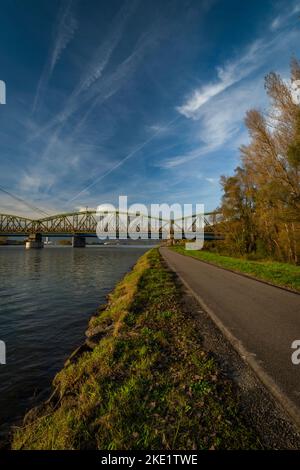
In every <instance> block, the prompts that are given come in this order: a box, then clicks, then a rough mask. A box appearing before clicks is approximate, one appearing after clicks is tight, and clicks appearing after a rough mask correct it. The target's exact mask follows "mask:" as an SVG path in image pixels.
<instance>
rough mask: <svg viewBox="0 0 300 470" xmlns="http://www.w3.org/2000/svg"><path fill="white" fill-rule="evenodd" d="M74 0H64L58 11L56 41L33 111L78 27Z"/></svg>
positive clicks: (40, 82)
mask: <svg viewBox="0 0 300 470" xmlns="http://www.w3.org/2000/svg"><path fill="white" fill-rule="evenodd" d="M72 7H73V0H67V1H63V3H62V6H61V8H60V10H59V13H58V18H57V22H56V24H55V26H54V31H53V37H54V42H53V45H52V48H51V51H50V55H49V57H48V58H47V61H46V64H45V67H44V70H43V73H42V75H41V78H40V81H39V83H38V87H37V91H36V95H35V98H34V103H33V112H34V111H35V110H36V109H37V107H38V105H39V102H40V99H41V94H42V93H43V92H44V91H45V89H46V87H47V84H48V82H49V80H50V77H51V75H52V73H53V70H54V68H55V66H56V64H57V62H58V60H59V59H60V56H61V54H62V52H63V50H64V49H66V47H67V46H68V44H69V42H70V41H71V40H72V39H73V36H74V34H75V31H76V29H77V27H78V23H77V20H76V18H75V16H74V14H73V10H72Z"/></svg>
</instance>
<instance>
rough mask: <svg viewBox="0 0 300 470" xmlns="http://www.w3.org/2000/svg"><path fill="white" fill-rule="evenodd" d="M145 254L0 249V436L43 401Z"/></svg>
mask: <svg viewBox="0 0 300 470" xmlns="http://www.w3.org/2000/svg"><path fill="white" fill-rule="evenodd" d="M145 250H146V248H143V247H125V246H103V247H87V248H84V249H78V248H77V249H72V248H70V247H47V248H44V249H43V250H25V249H24V247H23V246H20V247H0V340H2V341H4V342H5V344H6V365H0V434H2V433H5V432H6V431H7V429H8V427H9V426H10V425H11V424H12V423H15V422H18V421H19V420H20V419H21V417H22V416H23V414H24V412H25V411H26V410H27V409H29V408H31V407H32V406H35V405H36V404H37V403H39V402H41V401H42V400H43V399H45V398H47V396H48V394H49V391H50V386H51V381H52V379H53V377H54V375H55V374H56V372H58V371H59V370H60V369H61V367H62V366H63V363H64V361H65V359H66V358H67V356H68V355H69V354H70V353H71V352H72V351H73V350H74V349H75V348H76V347H77V346H78V345H80V343H81V342H82V341H83V339H84V332H85V330H86V327H87V324H88V320H89V318H90V317H91V315H92V314H93V313H94V312H95V310H96V308H97V306H98V305H99V304H100V303H102V302H104V301H105V297H106V295H107V293H108V292H109V291H111V290H112V289H113V287H114V286H115V284H116V283H117V282H118V281H119V280H120V279H121V278H122V277H123V275H124V274H125V273H126V272H127V271H129V270H130V269H131V267H132V266H133V265H134V263H135V262H136V260H137V259H138V257H139V256H141V254H142V253H144V252H145Z"/></svg>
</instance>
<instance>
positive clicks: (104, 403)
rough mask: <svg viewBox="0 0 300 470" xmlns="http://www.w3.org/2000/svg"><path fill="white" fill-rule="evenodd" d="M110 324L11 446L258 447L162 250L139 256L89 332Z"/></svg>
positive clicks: (64, 372) (57, 379)
mask: <svg viewBox="0 0 300 470" xmlns="http://www.w3.org/2000/svg"><path fill="white" fill-rule="evenodd" d="M111 322H113V323H112V324H113V328H112V329H111V330H109V333H108V334H107V336H105V337H103V338H102V339H101V340H100V341H99V343H98V345H97V346H96V347H95V348H94V349H93V351H92V352H86V353H84V354H83V355H82V356H81V357H80V358H79V359H78V360H77V362H75V363H71V364H69V365H68V366H67V367H65V368H64V369H63V370H62V371H61V372H60V373H59V374H58V375H57V376H56V377H55V380H54V387H56V397H57V398H56V400H54V401H53V400H52V402H50V403H49V404H47V405H44V406H43V407H42V408H40V409H39V410H36V411H34V410H33V411H32V412H31V413H30V417H29V416H27V419H26V421H25V424H24V426H23V427H20V428H17V429H16V430H15V432H14V436H13V443H12V447H13V449H108V450H109V449H110V450H113V449H122V450H126V449H153V450H155V449H160V450H161V449H187V450H188V449H249V448H258V447H260V444H259V442H258V439H257V438H256V436H255V434H254V432H253V431H252V430H251V429H249V427H248V426H247V425H246V424H245V422H244V419H243V415H242V414H241V413H240V407H239V399H238V393H237V391H236V389H235V387H234V386H233V384H232V383H231V382H230V381H229V380H228V379H226V378H224V377H223V376H222V374H221V373H220V372H219V370H218V368H217V366H216V364H215V362H214V361H213V359H212V358H211V357H209V356H208V355H207V354H206V353H205V352H204V351H203V349H202V346H201V340H200V339H199V334H198V333H197V325H196V324H195V320H194V319H193V318H192V316H191V315H189V314H187V313H184V311H183V310H182V308H181V304H180V290H179V288H178V286H176V284H175V280H174V275H173V274H171V273H170V272H169V271H167V270H166V269H165V268H164V266H163V265H162V261H161V258H160V255H159V252H158V250H156V249H154V250H151V251H150V252H148V253H146V254H145V255H144V256H142V257H141V258H140V260H139V261H138V263H137V264H136V266H135V268H134V269H133V270H132V272H131V273H129V274H128V275H127V276H125V278H124V280H123V281H122V282H121V283H120V284H119V285H118V286H117V287H116V289H115V290H114V292H113V293H112V294H111V295H110V297H109V301H108V305H107V308H106V309H105V310H104V311H101V312H99V315H98V316H96V317H93V318H92V320H91V322H90V328H95V327H99V326H101V325H102V324H103V325H107V324H108V323H111Z"/></svg>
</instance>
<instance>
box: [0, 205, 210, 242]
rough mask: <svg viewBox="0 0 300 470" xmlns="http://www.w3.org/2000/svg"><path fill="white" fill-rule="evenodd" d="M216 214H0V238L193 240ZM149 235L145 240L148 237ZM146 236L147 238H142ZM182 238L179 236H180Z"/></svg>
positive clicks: (94, 212)
mask: <svg viewBox="0 0 300 470" xmlns="http://www.w3.org/2000/svg"><path fill="white" fill-rule="evenodd" d="M217 218H218V213H216V212H210V213H205V214H194V215H191V216H187V217H181V218H176V219H171V218H162V217H153V216H151V215H144V214H139V213H136V214H133V213H129V212H119V211H109V210H108V211H103V212H98V211H97V212H96V211H88V210H87V211H80V212H71V213H65V214H56V215H52V216H48V217H44V218H40V219H30V218H26V217H21V216H18V215H9V214H0V236H29V235H31V234H40V235H42V236H74V235H81V236H96V234H97V231H98V234H99V233H101V235H102V237H103V238H105V237H107V238H114V235H115V238H120V239H121V238H128V237H130V238H163V239H167V238H170V234H171V235H172V234H174V238H182V237H183V238H193V237H192V235H193V234H194V235H195V232H196V231H197V230H199V228H201V227H204V232H205V233H212V232H213V227H214V225H215V224H216V221H217ZM150 232H151V234H152V236H151V237H150V236H149V237H148V235H149V234H150ZM146 235H147V236H146ZM181 235H182V236H181Z"/></svg>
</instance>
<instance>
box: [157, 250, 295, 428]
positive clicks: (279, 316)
mask: <svg viewBox="0 0 300 470" xmlns="http://www.w3.org/2000/svg"><path fill="white" fill-rule="evenodd" d="M160 251H161V254H162V256H163V257H164V259H165V260H166V262H167V263H168V265H169V266H170V268H172V269H173V270H174V271H175V272H176V273H177V274H178V276H179V277H180V278H181V280H182V281H183V282H184V284H185V285H186V287H188V288H189V289H190V290H191V291H192V293H193V294H194V295H195V297H197V299H198V300H199V302H200V303H201V304H202V306H203V307H204V309H205V310H206V311H207V312H208V313H209V314H210V315H211V316H212V318H213V320H214V321H215V323H217V325H218V326H219V327H220V329H221V330H222V331H223V333H224V334H225V335H226V336H227V338H228V339H229V340H230V341H231V342H232V343H233V345H234V346H235V348H236V349H237V350H238V351H239V352H240V354H241V355H242V356H243V357H244V359H245V360H246V361H247V362H248V363H249V365H250V366H252V368H253V369H254V370H255V371H256V372H257V374H258V375H259V377H260V379H261V380H262V381H263V383H264V384H265V385H266V386H267V387H268V388H269V389H270V391H271V392H273V395H275V396H276V398H278V400H279V401H280V402H281V404H282V405H283V406H284V407H285V408H286V411H288V412H289V413H290V415H291V416H292V417H293V418H294V420H295V421H296V422H297V424H298V425H300V364H299V365H295V364H293V362H292V353H293V352H294V351H295V350H294V349H292V343H293V342H294V341H295V340H300V295H299V294H297V293H293V292H290V291H287V290H285V289H281V288H278V287H275V286H271V285H268V284H266V283H263V282H260V281H257V280H255V279H250V278H249V277H246V276H242V275H240V274H236V273H233V272H231V271H228V270H226V269H223V268H219V267H217V266H213V265H210V264H208V263H205V262H202V261H200V260H198V259H195V258H192V257H190V256H185V255H181V254H179V253H176V252H174V251H172V250H169V249H168V248H161V249H160ZM298 357H300V354H299V355H298Z"/></svg>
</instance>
